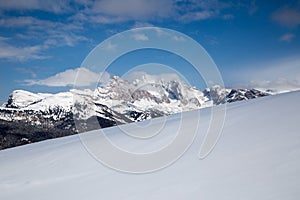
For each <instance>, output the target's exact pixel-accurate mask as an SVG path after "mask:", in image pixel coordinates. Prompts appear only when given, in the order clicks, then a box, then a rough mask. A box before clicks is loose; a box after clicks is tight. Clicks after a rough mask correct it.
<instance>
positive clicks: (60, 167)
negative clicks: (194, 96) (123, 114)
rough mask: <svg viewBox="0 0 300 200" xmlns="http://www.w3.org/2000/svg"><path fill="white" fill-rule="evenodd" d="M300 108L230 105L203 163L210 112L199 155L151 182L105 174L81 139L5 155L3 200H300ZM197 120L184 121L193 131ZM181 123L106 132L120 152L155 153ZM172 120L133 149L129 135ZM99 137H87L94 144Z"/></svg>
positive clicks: (288, 102)
mask: <svg viewBox="0 0 300 200" xmlns="http://www.w3.org/2000/svg"><path fill="white" fill-rule="evenodd" d="M299 101H300V92H293V93H286V94H281V95H276V96H269V97H265V98H260V99H255V100H252V101H244V102H237V103H233V104H229V105H228V106H227V108H228V109H227V116H226V122H225V126H224V130H223V134H222V136H221V138H220V140H219V142H218V144H217V145H216V147H215V149H214V150H213V152H212V153H211V154H210V155H209V156H208V157H207V158H205V159H204V160H199V159H198V158H197V155H198V153H199V148H200V146H201V143H202V141H203V138H204V135H205V132H206V129H207V127H208V125H209V124H208V123H209V120H210V115H209V114H210V109H209V108H206V109H202V110H200V111H199V112H200V115H201V120H200V121H201V123H200V127H199V133H198V137H197V138H196V140H195V141H194V143H193V145H192V146H191V148H190V149H189V150H188V151H187V152H186V153H185V154H184V155H183V157H181V158H180V159H179V160H178V161H177V162H175V163H174V164H173V165H172V166H170V167H168V168H166V169H164V170H161V171H158V172H156V173H149V174H144V175H131V174H125V173H119V172H116V171H114V170H111V169H109V168H107V167H105V166H103V165H102V164H100V163H99V162H97V161H96V160H95V159H93V157H91V156H90V155H89V154H88V153H87V151H86V150H85V148H84V147H83V146H82V144H81V142H80V140H79V137H78V135H74V136H69V137H64V138H60V139H54V140H48V141H43V142H40V143H35V144H31V145H26V146H22V147H17V148H13V149H8V150H3V151H1V152H0V163H1V164H0V191H1V192H0V199H9V200H19V199H22V200H25V199H28V200H35V199H36V200H41V199H43V200H47V199H49V200H53V199H63V200H66V199H72V200H76V199H80V200H81V199H88V200H94V199H95V200H98V199H105V200H110V199H112V200H120V199H130V200H141V199H143V200H147V199H149V200H153V199H155V200H166V199H172V200H176V199H180V200H182V199H189V200H199V199H205V200H236V199H242V200H266V199H270V200H271V199H272V200H276V199H277V200H283V199H284V200H290V199H295V200H298V199H299V197H300V131H299V128H300V125H299V119H300V114H299V113H300V106H299ZM196 112H198V111H191V112H188V113H184V114H183V116H184V117H187V118H188V119H189V120H190V121H191V123H193V122H195V114H196ZM180 117H181V114H176V115H171V116H168V117H166V118H156V119H153V120H152V124H151V125H149V126H148V127H147V128H145V127H143V126H146V125H147V124H146V122H147V121H144V122H139V123H138V124H137V123H135V124H127V125H123V126H119V127H112V128H108V129H105V130H107V133H108V134H109V133H110V135H111V137H110V138H111V139H112V141H113V142H115V143H117V144H118V145H120V146H122V147H124V148H127V149H129V150H136V151H140V152H147V151H151V150H153V149H155V148H156V149H157V148H158V147H160V146H162V145H164V144H166V143H167V142H168V141H169V139H172V136H174V135H173V134H176V133H174V130H173V129H174V128H175V127H176V126H177V125H178V124H180V123H179V122H180ZM164 119H166V120H167V122H166V126H165V128H164V129H163V131H162V133H161V135H159V136H157V137H158V139H155V138H153V139H151V142H150V141H147V140H142V141H140V142H141V143H136V141H135V142H133V141H134V139H132V138H127V137H125V136H124V135H123V133H122V131H121V128H122V129H126V130H131V131H132V130H133V131H140V130H143V131H144V132H145V131H148V132H151V131H153V130H154V129H155V128H156V127H157V126H159V124H161V123H163V121H164ZM137 125H139V126H137ZM138 127H142V128H140V129H139V128H138ZM185 131H187V132H188V131H192V130H188V129H187V130H185ZM96 132H97V131H92V132H89V133H85V134H91V138H93V134H96ZM175 132H176V131H175Z"/></svg>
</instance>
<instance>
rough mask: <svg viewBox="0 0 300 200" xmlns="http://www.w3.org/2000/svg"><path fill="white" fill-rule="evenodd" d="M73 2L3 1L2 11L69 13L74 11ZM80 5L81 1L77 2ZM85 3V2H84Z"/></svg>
mask: <svg viewBox="0 0 300 200" xmlns="http://www.w3.org/2000/svg"><path fill="white" fill-rule="evenodd" d="M70 3H71V1H61V0H44V1H40V0H9V1H1V3H0V9H1V10H19V11H24V10H41V11H46V12H53V13H57V14H60V13H67V12H71V11H72V10H73V8H72V6H71V4H70ZM77 3H78V4H79V3H80V1H77ZM82 3H83V2H82Z"/></svg>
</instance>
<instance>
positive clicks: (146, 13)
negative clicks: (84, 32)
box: [91, 0, 173, 20]
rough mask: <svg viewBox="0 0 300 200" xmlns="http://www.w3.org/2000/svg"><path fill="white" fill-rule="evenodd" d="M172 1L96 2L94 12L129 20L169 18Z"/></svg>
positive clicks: (126, 0)
mask: <svg viewBox="0 0 300 200" xmlns="http://www.w3.org/2000/svg"><path fill="white" fill-rule="evenodd" d="M172 5H173V1H172V0H164V1H149V0H100V1H95V3H94V5H93V7H92V9H91V10H92V11H93V12H94V13H99V14H102V15H106V16H112V17H122V18H124V19H127V20H139V19H145V18H149V17H150V18H152V17H153V16H155V17H156V16H158V17H168V16H170V14H171V13H172Z"/></svg>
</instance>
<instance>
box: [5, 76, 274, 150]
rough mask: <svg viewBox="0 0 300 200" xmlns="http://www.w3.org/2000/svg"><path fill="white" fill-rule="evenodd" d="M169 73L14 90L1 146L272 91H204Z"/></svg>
mask: <svg viewBox="0 0 300 200" xmlns="http://www.w3.org/2000/svg"><path fill="white" fill-rule="evenodd" d="M167 77H169V78H168V79H167V78H164V77H163V76H161V77H157V76H152V75H147V74H143V75H142V76H139V78H131V79H129V80H125V79H122V78H120V77H118V76H113V77H112V78H111V79H110V80H109V81H108V82H106V83H103V84H102V85H101V86H99V87H97V88H96V89H95V90H91V89H84V90H78V89H72V90H70V91H68V92H61V93H57V94H46V93H37V94H35V93H31V92H28V91H24V90H16V91H13V92H12V94H11V95H10V96H9V98H8V101H7V102H6V103H5V104H4V105H3V106H2V107H1V108H0V131H1V132H0V149H3V148H8V147H13V146H18V145H22V144H27V143H31V142H36V141H41V140H44V139H50V138H56V137H61V136H65V135H71V134H75V133H78V132H84V131H88V130H93V129H97V128H99V127H101V128H105V127H110V126H114V125H119V124H126V123H130V122H136V121H141V120H146V119H151V118H155V117H160V116H165V115H170V114H174V113H178V112H184V111H191V110H195V109H199V108H205V107H209V106H213V105H218V104H223V103H231V102H235V101H241V100H248V99H253V98H257V97H262V96H267V95H268V94H267V93H264V92H261V91H259V90H255V89H226V88H222V87H220V86H218V85H216V86H213V87H211V88H207V89H205V90H204V91H200V90H199V89H197V88H196V87H192V86H189V85H187V84H186V83H185V82H183V81H181V80H180V79H179V78H176V77H171V78H170V76H167ZM95 119H96V120H95ZM74 120H75V121H76V123H75V121H74ZM95 121H96V122H97V123H96V124H95Z"/></svg>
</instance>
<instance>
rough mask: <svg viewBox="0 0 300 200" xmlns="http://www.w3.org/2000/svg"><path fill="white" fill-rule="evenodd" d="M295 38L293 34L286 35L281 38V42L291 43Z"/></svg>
mask: <svg viewBox="0 0 300 200" xmlns="http://www.w3.org/2000/svg"><path fill="white" fill-rule="evenodd" d="M294 38H295V35H294V34H292V33H286V34H284V35H282V36H281V37H280V38H279V41H282V42H291V41H292V40H293V39H294Z"/></svg>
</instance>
